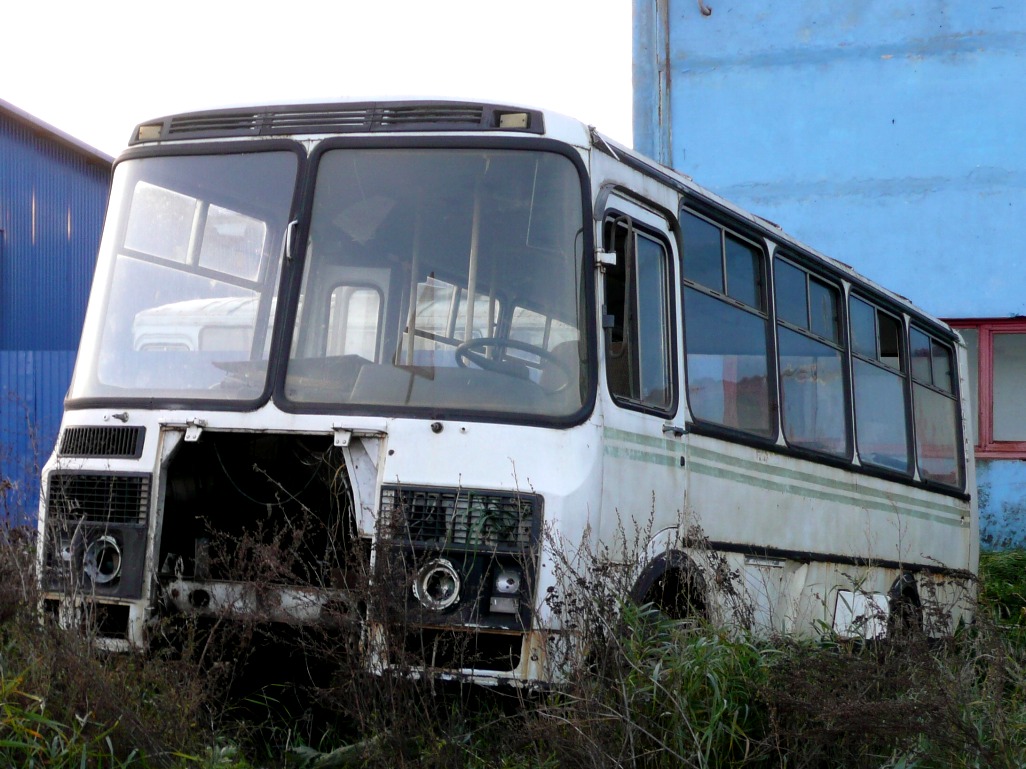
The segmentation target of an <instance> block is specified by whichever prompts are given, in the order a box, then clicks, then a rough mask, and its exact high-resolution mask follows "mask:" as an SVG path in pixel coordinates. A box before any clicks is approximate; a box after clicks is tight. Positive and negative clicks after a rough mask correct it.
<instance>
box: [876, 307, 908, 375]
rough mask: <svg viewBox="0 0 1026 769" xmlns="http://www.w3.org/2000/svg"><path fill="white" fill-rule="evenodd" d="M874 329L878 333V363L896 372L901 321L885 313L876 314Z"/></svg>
mask: <svg viewBox="0 0 1026 769" xmlns="http://www.w3.org/2000/svg"><path fill="white" fill-rule="evenodd" d="M876 327H877V331H878V332H879V333H880V362H881V363H883V364H884V365H885V366H890V367H891V368H893V369H896V370H898V371H903V370H904V369H903V368H902V365H901V321H899V320H898V319H897V318H895V317H894V316H892V315H888V314H887V313H885V312H879V311H878V312H877V313H876Z"/></svg>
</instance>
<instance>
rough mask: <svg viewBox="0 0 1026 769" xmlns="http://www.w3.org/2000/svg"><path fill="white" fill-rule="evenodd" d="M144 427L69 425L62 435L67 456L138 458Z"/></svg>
mask: <svg viewBox="0 0 1026 769" xmlns="http://www.w3.org/2000/svg"><path fill="white" fill-rule="evenodd" d="M145 436H146V428H144V427H68V428H66V429H65V430H64V433H63V434H62V435H61V446H60V450H59V452H60V454H61V455H62V456H65V457H112V458H120V459H136V458H138V457H139V456H140V455H141V454H142V449H143V439H144V438H145Z"/></svg>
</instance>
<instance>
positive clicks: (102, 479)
mask: <svg viewBox="0 0 1026 769" xmlns="http://www.w3.org/2000/svg"><path fill="white" fill-rule="evenodd" d="M150 483H151V482H150V476H148V475H107V474H95V475H90V474H85V473H53V474H52V475H51V476H50V487H49V493H48V495H47V503H46V514H47V517H48V518H49V520H50V521H51V522H56V521H81V522H83V523H129V524H142V523H146V513H147V511H148V510H149V507H150Z"/></svg>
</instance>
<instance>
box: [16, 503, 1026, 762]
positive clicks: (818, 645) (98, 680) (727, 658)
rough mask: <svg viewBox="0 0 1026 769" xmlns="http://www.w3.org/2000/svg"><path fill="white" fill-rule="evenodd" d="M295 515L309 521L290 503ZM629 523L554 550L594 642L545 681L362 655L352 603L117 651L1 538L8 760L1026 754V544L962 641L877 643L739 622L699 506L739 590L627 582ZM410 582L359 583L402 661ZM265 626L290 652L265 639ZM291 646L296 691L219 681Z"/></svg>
mask: <svg viewBox="0 0 1026 769" xmlns="http://www.w3.org/2000/svg"><path fill="white" fill-rule="evenodd" d="M291 525H294V526H297V527H306V528H305V530H306V531H309V530H310V528H309V527H310V525H312V524H310V523H309V522H303V521H301V520H300V517H296V518H294V519H293V520H292V524H291ZM622 529H623V527H621V532H620V534H619V535H618V536H619V540H621V541H620V542H619V543H618V545H617V547H616V548H610V549H600V550H599V551H598V552H597V553H593V552H592V550H591V548H589V547H587V546H586V545H587V543H588V542H589V541H590V538H589V537H588V536H586V537H585V541H584V543H582V544H583V545H585V546H577V544H576V543H575V546H574V547H569V546H567V545H566V543H562V544H560V546H559V547H556V546H555V544H553V546H552V547H550V548H549V550H548V551H547V554H546V557H551V558H553V559H555V562H556V563H557V564H558V565H559V570H560V571H561V573H560V579H559V582H558V585H559V587H558V589H554V590H553V591H552V592H551V593H549V594H548V598H547V601H548V605H549V608H551V609H552V611H554V612H556V613H558V615H559V617H560V620H561V622H562V623H563V626H564V627H565V628H566V629H568V630H572V631H573V633H574V634H575V636H576V637H577V638H578V639H579V640H582V641H583V643H581V644H579V645H576V646H574V647H573V648H575V649H576V650H577V654H576V656H575V655H572V654H570V652H569V651H568V652H567V656H566V657H565V658H564V659H563V660H562V661H563V662H564V663H565V664H564V665H563V666H562V667H561V668H560V671H561V673H562V674H563V677H564V683H563V685H562V686H560V687H559V688H558V689H556V690H554V691H550V692H548V693H544V694H542V693H528V692H519V693H517V692H514V691H511V690H502V691H498V692H488V691H485V690H483V689H481V688H480V687H466V686H459V685H456V684H447V683H445V682H439V681H434V680H430V679H420V680H418V679H416V678H415V677H411V676H404V675H372V674H369V673H367V672H366V669H365V666H364V665H363V664H362V660H361V659H360V657H359V655H360V654H362V653H364V652H365V651H366V650H367V648H368V646H366V645H365V646H363V647H360V646H359V645H356V646H353V645H351V643H350V642H349V641H348V640H346V637H345V635H344V634H343V632H342V631H341V630H339V629H338V628H340V627H341V626H342V624H343V623H344V622H346V621H350V620H351V618H350V620H347V619H346V615H345V612H344V611H343V610H342V609H341V608H339V615H338V617H337V621H338V623H339V624H337V625H335V626H334V627H335V630H333V631H331V632H320V633H318V632H314V631H313V630H308V631H304V632H302V633H296V632H295V629H294V628H291V629H290V628H287V627H283V626H273V623H271V624H272V627H270V628H267V627H265V628H263V629H261V628H258V627H257V626H256V623H253V624H250V623H246V622H239V621H238V618H234V619H232V620H231V621H230V619H229V618H227V617H225V618H219V619H215V620H214V621H213V624H212V626H210V627H207V628H201V627H199V625H200V623H195V626H190V625H189V623H186V626H185V629H184V630H183V631H182V632H184V633H185V635H184V636H182V637H180V638H179V639H178V640H182V641H183V643H182V645H181V646H180V647H179V650H178V651H177V653H176V654H170V653H168V652H169V650H166V649H165V650H162V649H158V650H155V651H154V652H151V654H150V655H149V656H148V657H143V656H141V655H107V654H104V653H102V652H101V651H99V650H97V649H96V648H95V646H91V645H90V636H89V634H88V633H86V634H85V635H84V636H83V635H80V634H78V633H77V632H71V631H69V630H62V629H61V628H58V627H56V626H55V625H53V624H48V625H40V624H39V623H38V622H37V621H36V616H35V613H34V610H33V607H34V605H35V595H34V592H33V591H34V581H33V580H32V579H26V575H27V574H31V569H32V565H33V559H34V553H33V547H34V542H33V537H32V535H31V533H29V534H27V535H25V534H23V533H18V534H14V533H11V534H10V535H9V536H8V537H7V540H6V541H5V542H4V543H3V548H2V550H0V618H3V621H2V624H0V637H2V646H0V674H2V676H0V695H2V696H3V703H2V705H0V764H4V763H6V764H10V765H27V764H28V762H29V760H30V759H33V760H35V761H36V763H37V764H38V765H43V764H45V765H51V766H71V765H72V764H74V765H76V766H79V765H81V764H82V762H83V760H84V762H85V764H86V765H96V766H100V765H103V766H112V767H125V766H161V765H174V766H181V767H185V766H189V767H203V766H209V767H214V766H219V767H229V766H233V765H234V766H239V767H245V766H247V762H253V761H259V763H260V765H281V764H283V763H285V758H283V756H288V757H289V762H290V763H291V764H293V765H297V766H310V767H314V766H323V767H326V766H354V765H363V766H370V767H386V766H389V767H391V766H410V767H412V766H427V767H447V768H448V767H454V768H455V767H485V766H506V767H511V768H513V767H560V768H561V769H577V767H588V769H592V768H593V767H606V766H610V767H612V766H633V767H662V766H666V767H669V766H674V767H676V766H693V767H725V768H727V767H730V768H732V767H776V766H788V767H796V768H803V767H810V768H811V767H851V768H852V769H861V768H862V767H881V766H886V767H899V766H901V767H905V769H908V767H913V766H915V767H923V769H927V768H931V769H932V768H936V769H940V768H941V767H949V766H954V767H977V766H997V767H1006V766H1007V767H1012V766H1018V765H1022V763H1023V762H1024V761H1026V683H1024V681H1026V638H1024V634H1023V627H1026V608H1024V607H1026V598H1024V596H1026V577H1024V574H1026V568H1024V567H1026V556H1023V555H1021V554H1020V555H1019V559H1020V560H1019V561H1016V560H1015V556H1014V554H1013V555H1012V556H1005V557H1004V558H997V557H995V558H992V559H985V560H984V568H983V590H982V593H981V601H982V603H981V609H980V610H979V611H977V617H978V619H977V624H976V625H975V626H974V627H972V628H963V629H961V630H960V631H959V632H958V633H957V634H956V636H955V637H954V639H952V640H951V641H950V642H947V643H939V644H938V643H929V642H928V640H927V638H926V636H925V635H923V634H914V633H913V634H902V635H900V636H897V637H896V638H895V639H893V640H892V641H889V642H886V643H880V644H875V645H859V644H854V643H849V642H839V641H836V640H831V639H829V637H827V638H825V639H824V640H822V641H817V642H813V641H797V640H784V639H779V638H772V637H770V638H767V637H760V636H756V635H754V634H752V633H750V632H749V627H750V625H749V623H750V620H751V617H750V615H746V614H745V610H744V604H745V602H746V601H749V599H750V596H749V595H748V592H747V590H748V588H746V587H745V586H744V585H743V584H741V579H740V575H739V574H738V573H737V572H736V570H734V569H732V568H731V564H730V562H729V561H728V560H726V559H725V558H723V557H722V556H718V555H717V554H715V553H714V552H712V550H711V548H709V547H708V545H707V543H705V540H704V538H703V537H702V535H701V530H700V529H699V528H697V527H695V526H693V525H691V523H690V522H689V525H688V526H685V527H683V530H684V531H686V532H687V534H686V536H684V537H682V538H681V544H686V546H687V547H686V549H687V552H688V554H689V555H690V556H691V557H692V559H693V562H694V564H695V566H696V568H698V569H699V571H700V572H701V575H702V584H703V585H705V586H706V587H707V588H708V589H709V590H710V591H723V593H722V594H717V595H716V596H715V600H710V601H709V603H710V604H713V605H714V606H731V605H733V604H737V605H736V606H735V607H734V608H732V609H730V610H729V611H722V610H720V609H716V608H713V609H712V611H713V612H714V613H716V615H717V616H716V617H715V619H716V620H717V622H716V623H707V622H706V621H704V620H703V619H695V618H685V619H680V618H674V617H673V616H669V615H668V613H667V612H666V611H662V610H660V608H659V607H658V606H653V605H648V604H638V603H636V602H633V601H630V600H627V599H626V596H627V595H628V594H629V591H630V588H631V587H633V582H634V578H635V576H636V574H637V567H636V564H637V563H640V562H641V561H642V560H644V559H643V558H642V555H641V553H640V552H639V548H638V546H637V545H636V544H635V543H638V542H645V541H648V540H649V539H651V531H650V530H649V529H648V528H646V527H645V526H642V527H639V528H637V529H635V530H632V531H631V532H630V533H629V536H628V535H627V534H628V533H627V532H625V531H622ZM269 540H270V541H272V542H273V541H275V540H277V541H278V543H279V545H278V549H275V548H274V547H269V548H264V549H262V548H260V547H256V546H253V547H248V546H247V547H244V548H243V551H244V552H247V553H251V554H252V555H253V556H254V557H256V558H257V561H258V565H257V566H255V567H253V570H251V571H248V572H245V573H246V574H248V575H249V577H252V578H253V579H261V580H264V582H265V585H266V587H268V588H271V587H273V584H274V583H275V581H276V580H278V579H279V578H280V576H281V574H280V569H281V568H282V562H281V561H279V562H277V563H275V564H274V565H273V568H270V570H269V571H268V570H265V571H261V570H260V568H258V566H259V562H260V561H261V559H266V558H272V559H284V558H286V556H287V554H288V553H290V552H293V548H292V544H291V540H290V539H289V537H288V536H286V533H285V532H282V533H281V536H279V537H275V536H271V537H269ZM240 542H241V540H238V541H236V542H227V541H226V542H223V543H216V546H212V547H213V549H214V550H215V551H216V550H217V549H218V548H221V547H225V548H227V547H229V546H235V545H238V544H239V543H240ZM265 544H266V541H265ZM227 552H228V551H226V552H225V554H224V555H226V554H227ZM233 552H238V551H237V550H236V551H233ZM211 556H212V559H215V560H216V558H218V557H220V554H219V553H217V552H212V553H211ZM648 556H651V554H650V553H649V554H647V557H648ZM247 568H249V567H247ZM290 574H292V575H293V576H294V571H292V572H290ZM276 575H277V576H276ZM368 576H369V575H368ZM290 578H291V577H290ZM405 579H406V578H405V576H404V575H403V574H402V573H401V571H399V572H396V573H394V574H390V573H388V571H387V570H385V571H382V572H380V580H379V581H378V582H377V583H376V584H374V585H368V587H366V588H364V590H365V593H364V597H365V599H366V600H367V601H370V602H377V605H378V606H380V607H382V609H384V608H385V607H390V608H389V609H388V611H387V612H386V613H387V614H388V616H389V617H390V619H389V622H390V623H391V624H390V628H389V632H388V633H387V634H386V635H385V637H383V639H382V642H383V643H385V645H386V648H385V650H384V651H385V653H386V654H387V655H388V656H389V657H390V659H392V660H393V661H395V662H396V663H397V666H398V667H399V671H398V672H403V669H404V668H405V671H406V672H411V671H412V670H413V669H414V668H415V667H416V665H415V663H416V662H417V659H416V655H410V654H409V650H408V649H407V648H406V646H405V641H404V639H405V638H406V634H405V633H404V631H406V630H409V629H410V627H411V626H410V621H411V620H410V618H409V616H408V615H407V614H406V612H405V609H406V603H407V598H408V596H407V594H406V582H405ZM396 580H398V582H396ZM367 582H368V583H370V582H371V581H370V580H367ZM937 584H938V589H940V588H941V587H943V588H944V589H945V590H947V589H948V588H949V586H947V585H941V584H940V583H937ZM396 585H400V586H401V587H400V588H399V589H397V588H396V587H395V586H396ZM925 598H926V596H924V599H925ZM389 602H391V604H389ZM924 603H925V604H929V603H930V602H929V601H928V600H924ZM731 615H734V616H736V617H737V618H738V619H737V621H735V622H730V621H729V619H730V616H731ZM937 619H938V621H941V620H942V619H943V618H941V617H940V616H939V615H938V618H937ZM948 621H949V622H950V617H949V618H948ZM265 624H266V623H265ZM949 629H950V626H949ZM186 631H187V632H186ZM261 633H269V634H271V635H273V636H274V639H272V640H277V641H279V642H281V643H284V644H286V646H284V647H281V646H280V647H279V649H282V648H284V649H285V650H286V651H285V652H280V651H279V656H278V657H277V658H276V657H270V658H269V657H266V656H264V657H261V656H260V653H259V649H258V648H257V647H259V646H260V641H261V637H262V636H261ZM290 634H291V635H290ZM564 648H565V649H569V648H571V647H569V646H565V647H564ZM466 651H467V653H468V654H469V653H470V652H469V650H466ZM454 654H455V656H456V658H457V659H459V652H458V651H457V652H454ZM282 657H294V658H296V659H299V658H300V657H305V658H306V659H307V660H313V661H314V662H317V663H318V664H320V665H322V672H324V671H327V672H329V673H330V675H328V677H327V678H326V679H324V680H322V681H320V682H317V683H315V682H313V681H312V680H311V681H310V683H309V684H308V685H307V686H305V687H303V690H302V692H300V693H299V695H298V696H297V695H296V694H295V693H293V692H289V691H286V690H285V689H284V688H273V687H268V688H265V689H262V690H260V691H256V692H251V693H250V694H248V695H246V696H245V697H239V695H238V691H239V690H238V687H235V693H234V694H233V693H232V687H231V686H227V684H233V683H238V682H239V680H240V678H239V676H240V675H242V674H243V673H244V663H248V665H250V666H252V665H254V664H255V665H258V666H259V665H260V664H261V661H263V662H264V663H267V661H268V660H270V662H271V663H273V665H280V664H282V659H281V658H282ZM198 660H202V661H203V662H202V664H197V661H198ZM557 661H558V660H554V662H557ZM315 710H316V711H317V713H316V714H313V711H315ZM247 756H248V758H247Z"/></svg>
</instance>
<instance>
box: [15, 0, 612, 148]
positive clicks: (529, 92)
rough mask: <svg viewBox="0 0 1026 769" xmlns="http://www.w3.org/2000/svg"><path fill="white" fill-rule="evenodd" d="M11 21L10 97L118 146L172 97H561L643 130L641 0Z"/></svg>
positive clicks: (186, 10) (521, 100) (410, 4)
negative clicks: (636, 73)
mask: <svg viewBox="0 0 1026 769" xmlns="http://www.w3.org/2000/svg"><path fill="white" fill-rule="evenodd" d="M3 27H4V33H5V34H4V42H3V45H2V46H0V73H3V74H2V77H0V99H4V100H5V101H8V102H10V103H11V104H13V105H15V106H16V107H18V108H20V109H22V110H24V111H25V112H28V113H30V114H31V115H34V116H35V117H37V118H39V119H40V120H43V121H44V122H47V123H50V124H51V125H53V126H54V127H56V128H58V129H60V130H61V131H64V132H65V133H68V134H70V135H71V136H73V137H75V138H76V139H79V140H80V141H83V142H85V143H86V144H88V145H91V146H92V147H95V148H96V149H98V150H101V151H102V152H105V153H107V154H108V155H112V156H116V155H117V154H118V153H120V152H121V150H122V149H124V147H125V146H126V144H127V142H128V137H129V135H130V134H131V132H132V129H133V128H134V127H135V125H136V124H137V123H141V122H143V121H145V120H148V119H151V118H156V117H163V116H165V115H169V114H173V113H176V112H185V111H190V110H196V109H207V108H215V107H225V106H242V105H247V104H253V105H255V104H283V103H289V102H293V101H310V100H325V101H333V100H342V99H365V98H378V97H389V96H405V97H410V96H412V97H428V96H439V97H447V98H459V99H468V100H482V101H491V102H502V103H510V102H512V103H515V104H524V105H526V106H534V107H543V108H548V109H554V110H556V111H558V112H562V113H565V114H567V115H571V116H573V117H576V118H578V119H580V120H583V121H585V122H587V123H589V124H592V125H595V126H597V127H598V128H599V130H601V131H602V132H603V133H605V134H607V135H608V136H611V137H612V138H613V139H616V140H617V141H619V142H621V143H623V144H626V145H628V146H630V145H631V144H632V141H631V139H632V136H631V0H516V2H509V1H508V0H506V1H503V2H495V1H494V0H435V2H426V1H423V2H416V1H415V0H370V1H369V2H367V1H358V0H335V1H334V2H328V1H327V0H291V2H290V1H289V0H279V1H278V2H270V1H269V0H248V2H239V1H238V0H200V1H197V0H178V1H177V2H175V3H150V4H147V3H140V2H138V1H136V2H126V1H125V0H97V2H93V3H88V2H81V0H79V1H78V2H72V1H70V0H51V1H50V2H46V3H39V2H31V0H22V1H20V2H14V3H8V4H6V6H5V8H4V20H3Z"/></svg>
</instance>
